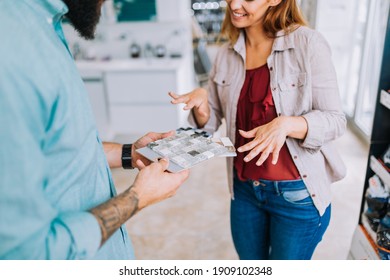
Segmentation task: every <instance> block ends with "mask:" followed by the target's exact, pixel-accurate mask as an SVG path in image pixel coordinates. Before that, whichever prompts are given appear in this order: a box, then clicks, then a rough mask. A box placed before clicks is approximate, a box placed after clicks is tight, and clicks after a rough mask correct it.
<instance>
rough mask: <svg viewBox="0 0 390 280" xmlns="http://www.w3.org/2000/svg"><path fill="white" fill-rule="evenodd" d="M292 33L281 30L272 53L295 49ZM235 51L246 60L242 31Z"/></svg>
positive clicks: (235, 45)
mask: <svg viewBox="0 0 390 280" xmlns="http://www.w3.org/2000/svg"><path fill="white" fill-rule="evenodd" d="M290 34H291V33H289V34H286V32H285V31H284V30H280V31H278V32H277V33H276V38H275V41H274V44H273V46H272V52H274V51H285V50H288V49H293V48H295V44H294V38H293V36H289V35H290ZM233 49H234V50H235V51H236V52H237V53H239V54H240V55H241V56H242V57H243V58H245V54H246V53H245V32H244V31H243V30H241V31H240V35H239V36H238V39H237V42H236V43H235V44H234V46H233Z"/></svg>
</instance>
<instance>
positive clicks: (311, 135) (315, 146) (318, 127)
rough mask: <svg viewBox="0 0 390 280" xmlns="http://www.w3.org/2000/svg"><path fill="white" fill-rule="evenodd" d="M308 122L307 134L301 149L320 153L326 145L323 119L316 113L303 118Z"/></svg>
mask: <svg viewBox="0 0 390 280" xmlns="http://www.w3.org/2000/svg"><path fill="white" fill-rule="evenodd" d="M303 117H304V118H305V120H306V122H307V134H306V137H305V139H304V140H303V141H302V142H301V143H300V145H301V147H303V148H306V149H311V150H313V151H318V150H319V149H320V148H321V147H322V145H323V144H324V141H323V139H324V137H325V129H324V127H323V126H322V120H321V117H320V116H318V114H316V113H315V112H311V113H308V114H306V115H304V116H303Z"/></svg>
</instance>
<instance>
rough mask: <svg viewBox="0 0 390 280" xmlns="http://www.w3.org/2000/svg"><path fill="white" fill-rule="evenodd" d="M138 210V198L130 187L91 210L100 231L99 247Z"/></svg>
mask: <svg viewBox="0 0 390 280" xmlns="http://www.w3.org/2000/svg"><path fill="white" fill-rule="evenodd" d="M137 210H138V196H137V194H136V192H134V191H133V190H132V188H131V187H130V188H129V189H127V190H126V191H125V192H123V193H122V194H120V195H118V196H116V197H114V198H112V199H110V200H109V201H107V202H105V203H103V204H101V205H99V206H97V207H95V208H93V209H91V210H90V212H91V213H92V214H93V215H94V216H95V217H96V219H97V220H98V222H99V225H100V229H101V231H102V241H101V245H103V244H104V242H106V241H107V239H108V238H109V237H110V236H111V235H112V234H113V233H114V232H115V231H116V230H117V229H118V228H119V227H120V226H121V225H122V224H123V223H125V222H126V221H127V220H128V219H130V218H131V217H132V216H133V215H134V214H135V213H136V212H137Z"/></svg>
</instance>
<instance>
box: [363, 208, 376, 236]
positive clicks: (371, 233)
mask: <svg viewBox="0 0 390 280" xmlns="http://www.w3.org/2000/svg"><path fill="white" fill-rule="evenodd" d="M361 221H362V225H363V226H364V229H365V230H366V232H367V234H368V235H369V236H370V237H371V239H372V241H373V242H374V243H376V232H375V231H373V230H372V229H371V227H370V224H369V223H368V219H367V217H366V216H364V214H362V219H361Z"/></svg>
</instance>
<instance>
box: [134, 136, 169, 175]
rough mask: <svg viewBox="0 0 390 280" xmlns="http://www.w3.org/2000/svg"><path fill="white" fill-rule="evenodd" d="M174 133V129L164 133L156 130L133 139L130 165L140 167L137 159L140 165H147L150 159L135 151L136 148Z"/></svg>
mask: <svg viewBox="0 0 390 280" xmlns="http://www.w3.org/2000/svg"><path fill="white" fill-rule="evenodd" d="M173 135H175V131H169V132H165V133H157V132H149V133H148V134H146V135H144V136H142V137H141V138H140V139H138V140H137V141H135V143H134V144H133V147H132V151H131V158H132V165H133V167H136V168H138V169H141V168H140V166H139V164H138V160H140V162H141V163H142V166H145V165H149V164H150V163H151V161H150V160H148V159H147V158H145V157H143V156H142V155H141V154H139V153H137V152H136V150H137V149H140V148H143V147H145V146H146V145H147V144H149V143H150V142H154V141H157V140H159V139H163V138H167V137H170V136H173Z"/></svg>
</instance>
